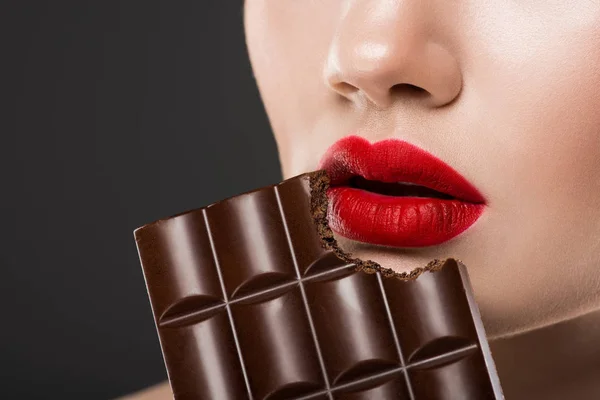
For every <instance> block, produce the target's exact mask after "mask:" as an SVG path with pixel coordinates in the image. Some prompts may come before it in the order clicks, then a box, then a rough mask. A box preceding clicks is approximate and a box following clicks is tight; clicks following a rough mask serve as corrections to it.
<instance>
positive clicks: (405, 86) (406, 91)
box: [390, 83, 429, 97]
mask: <svg viewBox="0 0 600 400" xmlns="http://www.w3.org/2000/svg"><path fill="white" fill-rule="evenodd" d="M390 93H391V94H392V95H396V96H411V95H412V96H419V97H424V96H427V95H429V92H428V91H427V90H425V89H423V88H422V87H419V86H415V85H411V84H410V83H398V84H396V85H394V86H392V87H391V88H390Z"/></svg>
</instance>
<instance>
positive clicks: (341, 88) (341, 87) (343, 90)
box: [335, 82, 358, 96]
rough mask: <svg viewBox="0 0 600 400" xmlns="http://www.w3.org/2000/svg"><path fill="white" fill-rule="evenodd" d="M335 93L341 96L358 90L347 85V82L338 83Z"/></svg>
mask: <svg viewBox="0 0 600 400" xmlns="http://www.w3.org/2000/svg"><path fill="white" fill-rule="evenodd" d="M335 89H336V91H337V92H338V93H340V94H341V95H344V96H346V95H349V94H352V93H354V92H356V91H357V90H358V88H357V87H356V86H354V85H351V84H349V83H348V82H339V83H338V84H336V87H335Z"/></svg>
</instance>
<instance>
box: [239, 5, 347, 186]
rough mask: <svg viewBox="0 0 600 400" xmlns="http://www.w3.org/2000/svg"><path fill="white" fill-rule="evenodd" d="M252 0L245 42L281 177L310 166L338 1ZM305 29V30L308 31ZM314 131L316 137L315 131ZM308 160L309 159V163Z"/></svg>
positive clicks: (325, 103)
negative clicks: (277, 156)
mask: <svg viewBox="0 0 600 400" xmlns="http://www.w3.org/2000/svg"><path fill="white" fill-rule="evenodd" d="M321 3H322V2H312V1H308V2H307V1H291V2H290V1H281V0H254V1H247V3H246V9H245V28H246V40H247V44H248V50H249V55H250V61H251V63H252V69H253V71H254V76H255V78H256V81H257V85H258V88H259V91H260V94H261V97H262V100H263V103H264V105H265V109H266V111H267V114H268V117H269V121H270V123H271V127H272V129H273V133H274V135H275V140H276V142H277V146H278V150H279V156H280V160H281V165H282V168H283V173H284V176H285V177H289V176H291V175H293V174H296V173H301V172H304V171H305V170H306V168H307V167H308V166H312V165H316V163H317V160H318V154H317V153H318V151H316V149H319V148H320V147H322V146H323V145H319V144H318V137H317V136H319V135H321V136H322V134H323V132H327V130H323V129H320V128H319V127H320V126H321V125H322V122H321V121H320V118H322V117H323V115H324V114H326V112H325V111H324V110H326V109H327V108H329V109H330V108H331V104H330V103H329V100H331V99H330V96H332V94H331V93H330V92H329V91H328V90H327V87H326V85H325V78H324V77H323V68H324V65H325V60H326V57H327V53H328V51H329V43H330V40H331V38H332V37H333V34H334V31H335V24H334V23H332V21H335V18H339V17H337V16H338V15H339V12H340V11H339V7H340V4H341V2H339V1H328V2H324V3H322V4H321ZM308 27H310V28H308ZM319 131H320V133H319ZM313 158H314V160H312V159H313Z"/></svg>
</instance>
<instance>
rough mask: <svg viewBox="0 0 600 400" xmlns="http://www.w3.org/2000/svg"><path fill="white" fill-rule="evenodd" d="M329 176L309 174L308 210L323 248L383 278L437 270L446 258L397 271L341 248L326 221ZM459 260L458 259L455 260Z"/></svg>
mask: <svg viewBox="0 0 600 400" xmlns="http://www.w3.org/2000/svg"><path fill="white" fill-rule="evenodd" d="M329 182H330V180H329V177H328V176H327V173H326V172H325V171H315V172H313V173H311V175H310V212H311V216H312V218H313V220H314V222H315V225H316V227H317V231H318V233H319V237H320V238H321V243H322V245H323V248H325V249H327V250H331V251H333V252H334V253H335V255H336V256H337V257H339V258H340V259H342V260H344V261H346V262H347V263H349V264H354V265H355V266H356V270H357V271H362V272H366V273H368V274H374V273H376V272H380V273H381V275H382V276H383V277H384V278H398V279H402V280H413V279H416V278H418V277H419V275H421V274H422V273H423V272H426V271H439V270H440V269H441V268H442V266H443V265H444V263H445V262H446V260H447V259H443V260H440V259H434V260H431V261H430V262H429V263H427V265H426V266H424V267H418V268H415V269H413V270H412V271H410V272H397V271H394V270H393V269H391V268H385V267H382V266H381V265H380V264H379V263H377V262H375V261H372V260H362V259H360V258H356V257H353V256H352V254H351V253H349V252H346V251H344V250H342V249H341V247H340V246H339V245H338V243H337V240H335V237H334V235H333V231H332V230H331V228H330V227H329V224H328V222H327V209H328V205H329V201H328V199H327V189H328V188H329ZM457 261H460V260H457Z"/></svg>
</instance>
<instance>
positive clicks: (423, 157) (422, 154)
mask: <svg viewBox="0 0 600 400" xmlns="http://www.w3.org/2000/svg"><path fill="white" fill-rule="evenodd" d="M319 167H320V169H324V170H326V171H327V174H328V175H329V178H330V180H331V185H332V186H339V185H343V184H345V183H347V182H348V181H349V180H350V178H352V177H353V176H362V177H363V178H365V179H368V180H374V181H380V182H387V183H392V182H407V183H412V184H416V185H421V186H425V187H427V188H430V189H433V190H436V191H438V192H441V193H445V194H447V195H450V196H452V197H454V198H456V199H459V200H463V201H466V202H470V203H485V199H484V197H483V195H482V194H481V193H480V192H479V191H478V190H477V188H476V187H475V186H474V185H473V184H471V183H470V182H469V181H468V180H467V179H466V178H464V177H463V176H462V175H461V174H460V173H458V172H457V171H456V170H454V169H453V168H452V167H450V166H449V165H448V164H446V163H445V162H443V161H442V160H440V159H439V158H437V157H435V156H434V155H432V154H430V153H428V152H427V151H425V150H423V149H421V148H420V147H418V146H415V145H413V144H411V143H408V142H405V141H401V140H397V139H386V140H382V141H379V142H376V143H373V144H371V143H369V141H368V140H366V139H364V138H362V137H359V136H347V137H344V138H342V139H340V140H338V141H337V142H336V143H334V144H333V145H332V146H331V147H330V148H329V149H328V150H327V151H326V153H325V154H324V156H323V158H322V159H321V162H320V166H319Z"/></svg>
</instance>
